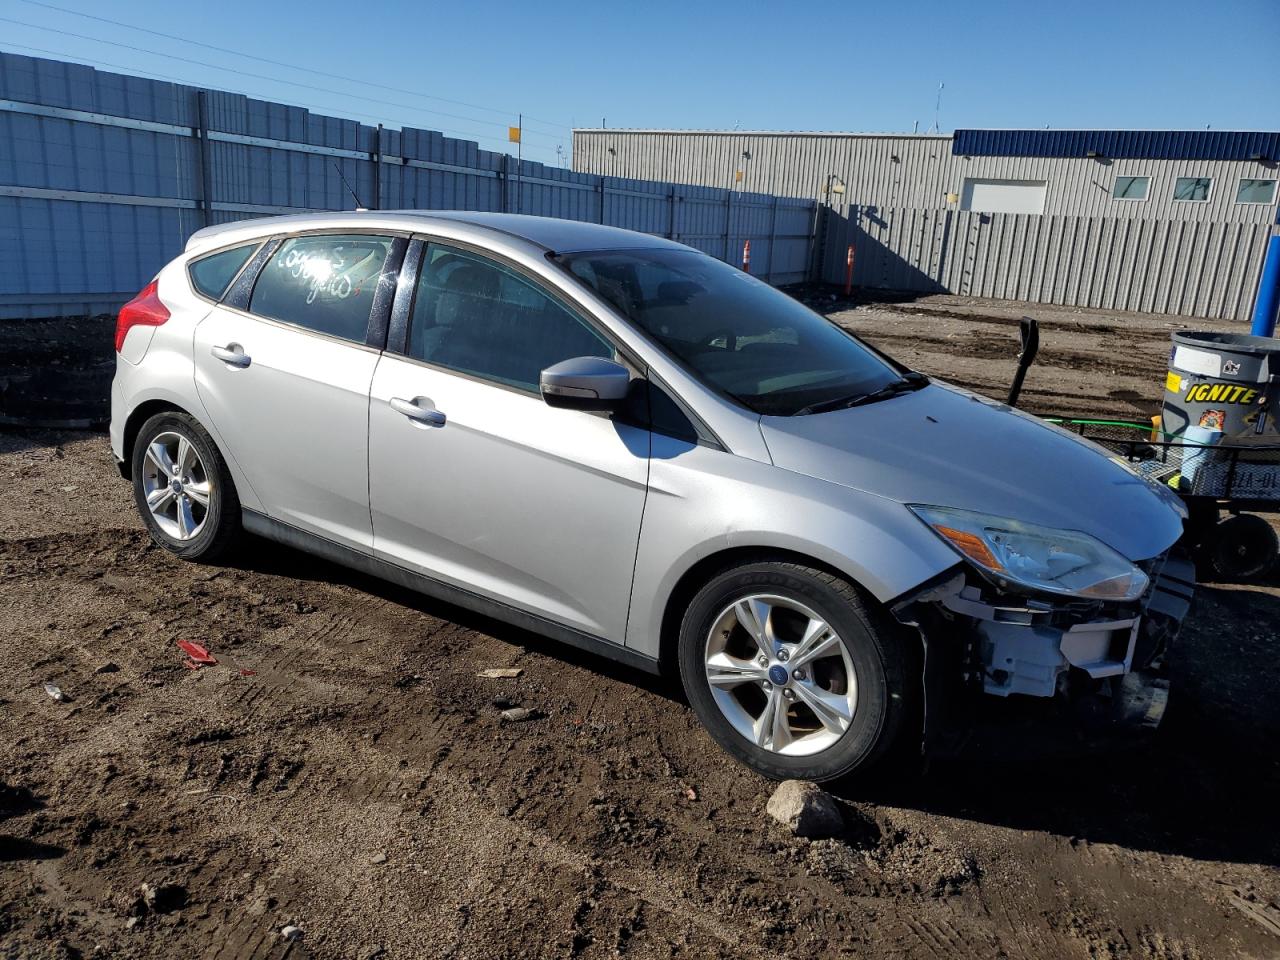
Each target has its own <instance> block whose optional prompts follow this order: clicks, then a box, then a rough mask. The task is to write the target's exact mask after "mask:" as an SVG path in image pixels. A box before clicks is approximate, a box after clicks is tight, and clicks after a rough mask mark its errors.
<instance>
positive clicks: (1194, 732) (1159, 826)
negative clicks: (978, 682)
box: [841, 586, 1280, 866]
mask: <svg viewBox="0 0 1280 960" xmlns="http://www.w3.org/2000/svg"><path fill="white" fill-rule="evenodd" d="M1227 624H1230V625H1231V626H1230V628H1228V629H1226V630H1224V629H1223V628H1222V625H1227ZM1278 637H1280V598H1277V597H1275V596H1272V595H1270V594H1267V593H1262V592H1260V591H1257V590H1250V589H1248V588H1236V587H1214V586H1201V588H1200V590H1199V593H1198V596H1197V605H1196V609H1195V611H1194V612H1193V613H1192V616H1191V618H1190V619H1189V620H1188V623H1187V625H1186V627H1185V629H1184V630H1183V633H1182V635H1181V637H1180V638H1179V641H1178V644H1177V646H1176V648H1175V649H1174V651H1173V654H1172V655H1171V657H1170V674H1171V676H1170V680H1171V694H1170V700H1169V709H1168V711H1167V714H1166V717H1165V719H1164V722H1163V723H1162V724H1161V726H1160V728H1159V729H1158V730H1157V731H1155V732H1154V733H1151V734H1149V735H1146V736H1145V737H1137V738H1134V739H1133V740H1130V741H1128V742H1115V741H1112V742H1107V741H1101V742H1093V743H1090V742H1088V741H1086V740H1084V739H1082V738H1080V736H1079V734H1078V732H1077V731H1075V730H1074V729H1068V728H1067V725H1066V724H1065V723H1062V724H1056V723H1054V722H1053V721H1052V720H1050V718H1049V716H1048V714H1051V713H1052V711H1051V710H1046V709H1036V707H1037V706H1039V705H1036V704H1034V703H1033V704H1028V703H1027V702H1026V701H1023V702H1022V703H1016V702H1009V703H1004V702H999V701H991V702H988V703H987V704H985V705H984V706H986V707H987V709H985V710H984V711H983V717H982V721H981V726H980V727H979V729H978V731H976V733H975V736H974V738H973V740H972V741H971V743H970V744H969V745H968V746H967V747H966V749H965V750H964V751H963V752H962V753H961V754H960V755H959V756H956V757H952V758H947V759H945V760H940V761H936V762H934V763H932V764H931V765H930V769H929V771H928V773H927V775H924V776H918V777H907V778H904V779H901V780H898V781H896V782H894V783H892V784H888V785H885V784H881V785H879V786H876V785H874V784H857V785H853V784H851V785H848V786H847V787H845V788H843V789H842V791H841V792H843V793H845V795H846V796H848V797H850V798H851V799H852V798H856V799H859V800H870V801H876V802H884V803H890V804H893V805H895V806H902V807H910V808H914V809H919V810H921V811H927V812H930V813H936V814H942V815H945V816H951V817H957V818H961V819H969V820H976V821H981V822H983V823H989V824H995V825H1001V826H1006V827H1010V828H1013V829H1017V830H1043V831H1047V832H1049V833H1054V834H1057V835H1060V836H1063V837H1068V838H1070V839H1071V840H1072V842H1073V843H1077V842H1088V843H1111V844H1116V845H1119V846H1122V847H1129V848H1133V849H1143V850H1152V851H1157V852H1160V853H1166V854H1173V855H1178V856H1186V857H1192V858H1196V859H1204V860H1224V861H1233V862H1239V863H1257V864H1265V865H1271V866H1276V865H1280V831H1277V830H1276V807H1275V798H1276V797H1277V796H1280V746H1278V740H1277V733H1278V732H1280V698H1278V697H1277V696H1276V691H1277V690H1280V670H1278V669H1277V665H1276V653H1277V652H1278V649H1277V648H1278V646H1280V643H1278V641H1277V638H1278ZM1046 706H1047V705H1046Z"/></svg>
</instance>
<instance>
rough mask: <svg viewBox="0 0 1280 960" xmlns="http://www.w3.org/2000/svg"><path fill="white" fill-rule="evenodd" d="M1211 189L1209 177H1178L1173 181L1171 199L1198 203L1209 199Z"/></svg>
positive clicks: (1211, 183) (1211, 180) (1211, 182)
mask: <svg viewBox="0 0 1280 960" xmlns="http://www.w3.org/2000/svg"><path fill="white" fill-rule="evenodd" d="M1211 189H1213V179H1212V178H1211V177H1179V178H1178V179H1177V180H1175V181H1173V199H1174V200H1188V201H1191V202H1192V203H1200V202H1202V201H1205V200H1208V199H1209V191H1210V190H1211Z"/></svg>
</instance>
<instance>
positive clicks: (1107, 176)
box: [573, 129, 1280, 320]
mask: <svg viewBox="0 0 1280 960" xmlns="http://www.w3.org/2000/svg"><path fill="white" fill-rule="evenodd" d="M573 147H574V149H573V166H574V169H575V170H577V171H581V172H587V173H595V174H602V175H605V176H617V177H637V178H646V179H660V180H667V181H675V182H679V183H692V184H701V185H705V186H715V187H721V188H731V189H738V190H746V191H759V192H765V193H775V194H780V195H783V196H792V197H803V198H807V199H816V200H817V201H818V202H819V205H820V206H819V220H820V222H819V224H818V239H817V243H816V244H815V248H816V249H815V269H816V270H820V271H821V275H822V277H823V278H824V279H826V280H828V281H831V282H843V281H844V279H845V269H846V251H847V249H848V246H849V245H850V244H852V245H853V247H854V249H855V258H854V261H855V262H854V283H855V284H856V285H859V286H867V287H876V288H882V289H890V290H901V291H908V292H950V293H955V294H961V295H972V296H984V297H998V298H1008V299H1016V300H1029V301H1033V302H1041V303H1054V304H1063V305H1067V306H1080V307H1094V308H1102V309H1114V310H1137V311H1146V312H1156V313H1172V314H1181V315H1186V316H1196V317H1207V318H1218V319H1225V320H1244V319H1246V318H1248V317H1249V315H1250V314H1251V312H1252V310H1253V304H1254V299H1255V297H1256V295H1257V287H1258V279H1259V275H1260V273H1261V269H1262V263H1263V258H1264V255H1265V252H1266V245H1267V240H1268V238H1269V236H1270V235H1271V231H1272V228H1273V225H1274V224H1275V223H1276V222H1277V187H1276V181H1277V161H1278V160H1280V133H1239V132H1218V131H1190V132H1188V131H1135V130H1095V131H1086V130H957V131H956V132H955V133H954V134H951V135H917V134H863V133H787V132H744V131H679V130H608V129H599V130H597V129H589V130H585V129H580V130H575V131H574V140H573Z"/></svg>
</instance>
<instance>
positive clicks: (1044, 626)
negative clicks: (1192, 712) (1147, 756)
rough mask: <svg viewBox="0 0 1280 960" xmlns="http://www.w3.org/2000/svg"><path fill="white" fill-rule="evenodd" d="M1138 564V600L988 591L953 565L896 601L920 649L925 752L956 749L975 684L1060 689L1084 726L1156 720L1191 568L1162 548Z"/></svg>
mask: <svg viewBox="0 0 1280 960" xmlns="http://www.w3.org/2000/svg"><path fill="white" fill-rule="evenodd" d="M1144 567H1146V570H1147V573H1148V576H1149V577H1150V579H1151V587H1150V588H1149V589H1148V591H1147V593H1146V595H1145V596H1144V597H1143V598H1142V599H1141V601H1139V602H1138V603H1136V604H1127V605H1116V604H1099V603H1075V602H1070V601H1068V602H1060V603H1055V602H1051V601H1040V600H1030V599H1026V598H1015V597H1011V596H997V595H995V594H994V593H993V591H992V589H991V587H990V586H989V585H988V584H986V583H985V582H983V581H981V580H980V579H979V578H977V577H976V576H973V575H971V574H969V573H968V572H967V570H966V569H965V568H963V567H958V568H956V570H954V571H952V572H951V573H950V574H948V575H946V576H944V577H942V578H940V579H939V580H937V581H935V582H934V583H932V584H931V585H929V586H928V587H926V588H925V589H923V590H921V591H918V592H917V593H916V594H914V595H913V596H912V597H910V598H908V599H905V600H904V601H902V602H900V603H898V604H895V605H894V607H893V612H894V614H895V615H896V616H897V618H898V619H899V620H900V621H901V622H903V623H904V624H906V625H909V626H910V627H911V628H913V629H914V630H915V631H916V632H917V633H918V635H919V637H920V642H921V649H922V651H923V668H922V673H921V690H922V697H923V723H924V727H923V738H922V743H923V747H924V750H925V752H926V753H937V752H952V751H954V749H956V748H958V746H959V745H960V744H961V743H962V742H963V740H964V738H965V736H966V735H967V732H968V731H969V729H970V728H971V726H972V721H973V716H974V714H975V712H976V707H977V703H978V701H980V700H981V699H982V698H983V694H986V695H991V696H995V697H1000V698H1008V697H1009V696H1011V695H1013V694H1018V695H1020V698H1021V697H1031V698H1041V699H1051V698H1052V699H1054V700H1062V701H1065V702H1068V703H1070V704H1071V705H1072V706H1073V707H1074V709H1073V710H1072V713H1073V714H1074V715H1076V716H1078V717H1080V718H1081V719H1083V720H1085V721H1086V722H1087V724H1088V725H1089V726H1091V727H1093V726H1105V727H1109V728H1115V727H1126V728H1133V729H1142V728H1151V727H1154V726H1156V725H1158V724H1159V722H1160V719H1161V718H1162V717H1163V714H1164V708H1165V704H1166V703H1167V701H1168V682H1167V680H1166V679H1165V677H1164V673H1165V664H1166V655H1167V653H1168V650H1169V648H1170V645H1171V644H1172V643H1173V641H1174V639H1175V638H1176V636H1177V633H1178V630H1179V629H1180V627H1181V625H1182V621H1183V620H1184V619H1185V617H1186V615H1187V613H1188V612H1189V610H1190V608H1191V601H1192V598H1193V595H1194V592H1195V568H1194V566H1193V565H1192V563H1191V562H1190V561H1189V560H1187V559H1185V558H1183V557H1182V556H1180V555H1169V554H1166V555H1165V556H1162V557H1159V558H1157V559H1156V560H1153V561H1150V562H1149V563H1147V564H1144Z"/></svg>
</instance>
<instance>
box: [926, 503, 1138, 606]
mask: <svg viewBox="0 0 1280 960" xmlns="http://www.w3.org/2000/svg"><path fill="white" fill-rule="evenodd" d="M908 506H909V507H910V508H911V511H912V512H913V513H915V515H916V516H918V517H919V518H920V519H921V520H923V521H924V522H925V523H927V524H928V525H929V526H930V528H932V530H933V532H934V533H936V534H937V535H938V536H940V537H941V538H942V539H943V540H945V541H946V542H947V543H948V544H950V545H951V546H952V547H954V548H955V550H956V551H957V552H958V553H959V554H960V555H961V556H963V557H965V558H966V559H967V560H969V561H971V562H972V563H974V564H975V565H977V566H978V567H980V568H981V569H982V570H984V571H986V572H987V573H989V574H991V575H992V576H994V577H996V578H998V579H1000V580H1006V581H1009V582H1010V583H1016V584H1020V585H1021V586H1024V587H1030V588H1032V589H1034V590H1043V591H1045V592H1047V593H1057V594H1062V595H1064V596H1068V597H1087V598H1089V599H1091V600H1135V599H1137V598H1138V597H1140V596H1142V594H1143V593H1145V592H1146V589H1147V575H1146V574H1145V573H1143V572H1142V571H1141V570H1139V569H1138V568H1137V567H1136V566H1134V565H1133V564H1132V563H1130V562H1129V561H1128V560H1126V559H1125V558H1124V557H1122V556H1121V555H1120V554H1118V553H1116V552H1115V551H1114V550H1112V549H1111V548H1110V547H1108V546H1107V545H1106V544H1105V543H1103V542H1102V541H1100V540H1098V539H1097V538H1096V537H1091V536H1089V535H1088V534H1087V533H1081V532H1080V531H1078V530H1058V529H1056V528H1053V527H1040V526H1036V525H1035V524H1032V523H1023V522H1022V521H1020V520H1010V519H1008V518H1007V517H993V516H991V515H989V514H985V513H974V512H973V511H971V510H957V509H955V508H953V507H930V506H925V505H923V504H908Z"/></svg>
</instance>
